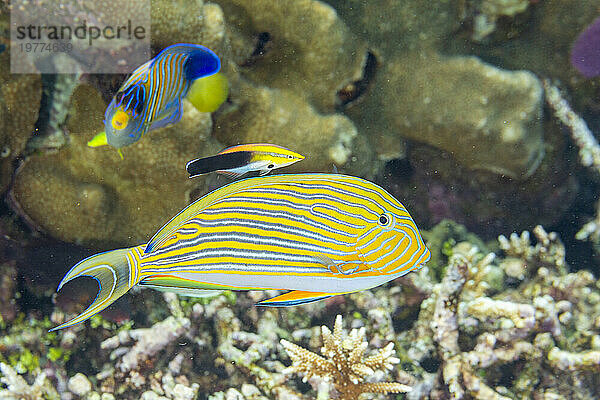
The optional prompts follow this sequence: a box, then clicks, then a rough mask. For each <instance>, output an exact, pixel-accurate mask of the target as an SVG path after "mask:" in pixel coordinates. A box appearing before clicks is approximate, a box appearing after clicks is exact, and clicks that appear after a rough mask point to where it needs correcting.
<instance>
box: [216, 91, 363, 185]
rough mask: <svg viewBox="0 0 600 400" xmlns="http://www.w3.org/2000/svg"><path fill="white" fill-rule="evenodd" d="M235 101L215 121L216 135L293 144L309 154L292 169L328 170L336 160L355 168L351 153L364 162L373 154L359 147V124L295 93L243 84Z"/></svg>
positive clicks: (225, 139) (228, 139)
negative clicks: (328, 112)
mask: <svg viewBox="0 0 600 400" xmlns="http://www.w3.org/2000/svg"><path fill="white" fill-rule="evenodd" d="M237 101H239V102H240V103H239V104H238V105H237V106H236V107H233V108H231V109H229V110H228V111H224V112H223V113H221V114H220V115H219V116H218V117H217V119H216V121H215V132H214V134H215V137H216V138H217V139H218V140H219V141H221V142H224V143H236V142H240V143H257V142H258V143H260V142H265V143H277V144H280V145H282V146H287V147H289V148H291V149H295V150H297V151H299V152H301V153H302V154H303V155H304V156H306V157H307V159H306V160H305V161H303V162H302V163H300V164H298V165H297V166H294V167H293V168H292V170H293V169H297V168H299V169H304V170H306V169H308V170H311V171H326V172H327V171H331V168H332V165H333V164H335V165H338V166H346V167H347V168H351V165H352V164H353V162H352V160H353V158H355V159H356V158H360V159H361V162H362V163H364V162H366V161H367V160H370V159H371V152H370V151H369V150H370V148H369V147H368V145H367V146H363V147H358V146H356V143H355V138H356V136H357V132H356V128H355V127H354V124H353V123H352V122H351V121H350V120H349V119H348V118H347V117H345V116H343V115H339V114H334V115H321V114H319V113H317V112H316V111H315V110H314V108H312V107H311V106H310V105H309V104H308V103H306V102H305V101H304V100H303V99H302V98H301V97H299V96H297V95H296V93H295V92H291V91H287V90H278V89H269V88H266V87H255V86H253V85H250V84H247V83H242V85H241V89H240V94H239V98H238V100H237ZM361 166H363V164H361ZM359 172H361V173H367V174H369V172H367V171H366V170H361V171H359Z"/></svg>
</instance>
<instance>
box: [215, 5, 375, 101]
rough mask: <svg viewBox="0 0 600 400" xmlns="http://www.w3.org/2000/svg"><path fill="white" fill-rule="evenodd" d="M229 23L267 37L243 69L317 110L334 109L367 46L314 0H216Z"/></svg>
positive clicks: (357, 70)
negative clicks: (294, 95)
mask: <svg viewBox="0 0 600 400" xmlns="http://www.w3.org/2000/svg"><path fill="white" fill-rule="evenodd" d="M217 2H218V3H220V4H222V6H223V8H224V9H225V10H226V18H227V19H228V21H230V22H231V26H232V28H235V29H236V30H239V31H242V32H245V33H250V34H253V35H256V36H258V35H259V34H261V33H263V34H264V36H266V39H267V40H268V43H267V44H266V45H267V47H266V48H264V49H262V56H261V57H260V58H258V59H255V60H252V62H250V63H249V65H246V66H245V68H244V70H243V73H244V75H246V76H247V77H249V78H250V79H251V80H253V81H255V82H260V83H262V84H264V85H266V86H270V87H274V88H278V89H287V90H292V91H294V92H295V93H296V94H297V95H298V96H301V97H303V98H305V99H307V100H308V101H309V102H310V103H311V104H312V105H313V106H314V107H315V108H316V109H317V110H318V111H320V112H333V111H334V108H335V106H336V103H337V92H338V91H339V90H341V89H342V88H343V87H345V86H346V85H348V84H350V83H352V82H354V81H356V80H359V79H360V78H361V76H362V72H363V66H364V63H365V61H366V58H367V48H366V45H365V43H364V42H363V41H361V40H360V39H358V38H357V37H356V36H355V35H354V34H353V33H352V32H351V31H350V29H348V27H347V26H346V25H345V24H344V22H343V21H342V20H341V19H340V18H339V16H338V15H337V13H336V11H335V10H334V9H333V8H332V7H331V6H329V5H327V4H325V3H323V2H320V1H315V0H278V1H270V0H258V1H257V0H219V1H217Z"/></svg>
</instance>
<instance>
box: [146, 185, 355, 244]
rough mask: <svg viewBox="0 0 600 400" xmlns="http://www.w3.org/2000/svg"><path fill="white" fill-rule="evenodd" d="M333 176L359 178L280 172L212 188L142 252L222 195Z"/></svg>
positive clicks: (154, 237) (155, 235) (178, 215)
mask: <svg viewBox="0 0 600 400" xmlns="http://www.w3.org/2000/svg"><path fill="white" fill-rule="evenodd" d="M328 178H334V179H335V180H336V181H340V180H342V179H346V180H349V181H352V180H359V179H360V178H355V177H351V176H346V175H329V174H281V175H274V176H267V177H253V178H246V179H242V180H239V181H236V182H232V183H230V184H229V185H225V186H223V187H221V188H220V189H217V190H213V191H212V192H210V193H208V194H206V195H205V196H203V197H201V198H199V199H198V200H196V201H195V202H193V203H192V204H190V205H189V206H187V207H186V208H184V209H183V210H181V211H180V212H179V214H177V215H175V216H174V217H173V218H171V220H170V221H169V222H167V223H166V224H165V225H164V226H163V227H162V228H160V229H159V230H158V232H156V233H155V234H154V236H152V238H151V239H150V241H149V242H148V245H147V246H146V250H145V251H144V253H151V252H152V251H153V250H154V249H156V248H157V247H160V245H161V244H162V243H164V242H165V240H166V239H167V238H168V237H170V236H171V235H172V234H173V233H174V232H175V231H176V230H177V229H178V228H179V227H180V226H181V225H183V224H184V223H185V222H186V221H188V220H190V219H192V218H193V217H194V216H195V215H197V214H199V213H200V212H202V210H204V209H205V208H206V207H208V206H210V205H211V204H213V203H214V202H215V201H217V200H220V199H222V198H224V197H227V196H229V195H231V194H232V193H237V192H240V191H243V190H246V189H248V188H254V187H258V186H264V185H271V184H277V183H280V182H285V183H291V182H306V181H309V180H313V179H314V180H317V179H328Z"/></svg>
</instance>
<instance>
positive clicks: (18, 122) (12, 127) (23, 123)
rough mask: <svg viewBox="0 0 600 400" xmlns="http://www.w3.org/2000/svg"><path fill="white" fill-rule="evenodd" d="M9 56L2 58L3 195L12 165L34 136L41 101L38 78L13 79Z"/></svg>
mask: <svg viewBox="0 0 600 400" xmlns="http://www.w3.org/2000/svg"><path fill="white" fill-rule="evenodd" d="M9 58H10V55H9V53H8V52H4V53H2V54H0V192H4V190H5V189H6V187H7V185H8V183H9V182H10V177H11V175H12V167H13V166H12V162H13V161H14V159H15V158H16V157H17V156H18V155H19V154H20V153H21V152H22V151H23V150H24V149H25V145H26V143H27V140H28V139H29V137H30V136H31V135H32V134H33V131H34V126H35V122H36V120H37V118H38V110H39V108H40V100H41V98H42V81H41V79H40V76H39V75H30V74H23V75H11V74H10V67H9V65H10V62H9Z"/></svg>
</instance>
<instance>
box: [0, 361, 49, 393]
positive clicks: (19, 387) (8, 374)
mask: <svg viewBox="0 0 600 400" xmlns="http://www.w3.org/2000/svg"><path fill="white" fill-rule="evenodd" d="M0 372H2V375H3V376H2V378H0V382H1V383H3V384H5V385H6V386H7V388H6V389H0V397H2V398H3V399H6V400H37V399H47V400H54V399H56V400H58V399H59V398H60V397H59V395H58V393H57V392H56V390H55V389H54V388H53V387H52V386H51V385H50V382H49V381H48V379H47V378H46V374H44V373H43V372H42V373H40V374H39V375H38V376H37V377H36V378H35V381H34V382H33V384H32V385H31V386H30V385H28V384H27V382H26V381H25V379H23V377H22V376H20V375H18V374H17V373H16V372H15V370H13V369H12V368H11V367H10V366H9V365H6V364H4V363H0Z"/></svg>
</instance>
